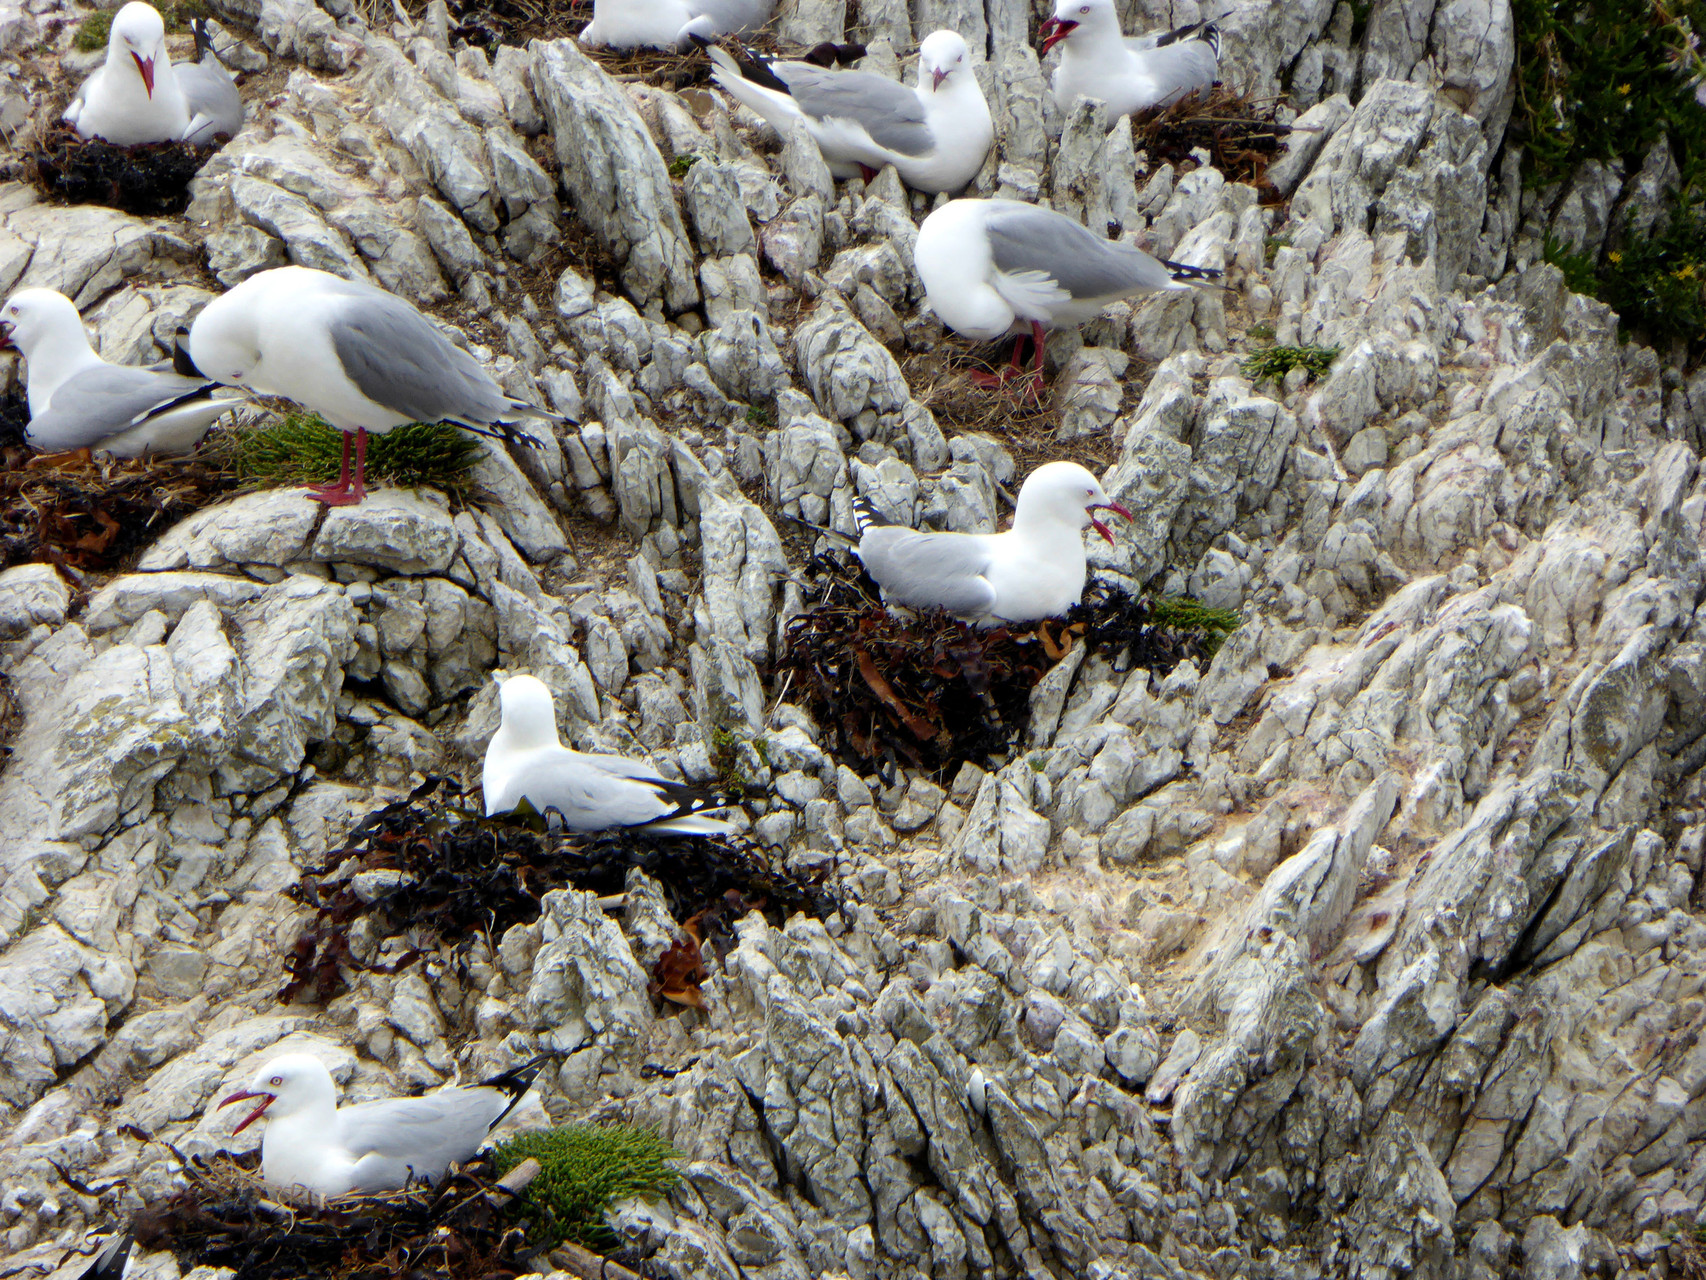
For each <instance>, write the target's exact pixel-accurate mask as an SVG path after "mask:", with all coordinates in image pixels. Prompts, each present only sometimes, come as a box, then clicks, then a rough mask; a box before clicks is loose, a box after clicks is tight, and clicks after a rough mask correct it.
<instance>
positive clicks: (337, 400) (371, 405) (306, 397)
mask: <svg viewBox="0 0 1706 1280" xmlns="http://www.w3.org/2000/svg"><path fill="white" fill-rule="evenodd" d="M187 346H188V357H189V359H188V362H187V369H194V370H196V371H199V372H200V373H202V374H204V375H205V376H207V377H209V378H212V379H213V380H214V381H215V382H223V383H226V384H229V385H231V386H238V387H246V388H248V389H249V390H250V391H254V392H257V393H259V394H262V395H276V396H286V397H288V398H289V399H291V400H294V401H296V403H298V404H300V405H302V406H303V407H304V408H307V409H312V410H313V411H314V412H316V413H318V414H319V415H320V416H321V417H322V418H324V419H325V420H326V421H327V422H329V423H331V424H332V425H333V426H334V427H336V428H337V429H338V430H339V431H342V432H343V433H344V452H343V468H342V471H341V472H340V474H339V476H338V481H337V483H336V484H332V485H310V486H309V491H310V495H311V496H312V497H313V498H314V499H315V500H316V501H319V502H323V503H325V504H326V505H327V506H329V507H347V506H353V505H354V504H355V503H358V502H360V501H361V500H362V498H364V497H365V496H366V494H367V485H366V466H367V435H368V433H369V432H373V433H374V434H376V435H382V434H383V433H385V432H387V431H390V430H391V429H392V428H393V427H400V426H403V425H404V424H405V423H410V422H450V423H454V424H456V425H457V426H460V427H465V428H467V429H468V430H470V431H475V432H477V433H479V434H482V435H501V436H504V437H506V438H507V437H508V436H510V435H512V434H513V430H512V428H513V426H514V424H516V423H517V422H520V421H521V420H523V419H526V418H539V419H545V420H548V421H552V422H560V421H562V419H561V418H559V417H558V416H557V415H556V414H553V413H548V412H547V411H546V410H544V409H541V408H539V407H537V406H536V405H531V404H527V403H526V402H525V401H521V400H517V399H515V398H513V397H512V396H510V395H508V394H506V393H505V392H504V390H503V388H502V387H500V386H498V384H497V383H496V382H494V381H493V380H492V376H491V375H490V374H489V373H487V372H486V371H485V370H484V369H482V368H481V367H480V362H479V361H478V360H476V359H474V357H473V356H471V355H469V354H468V352H466V351H464V350H463V349H462V348H461V347H459V346H457V345H456V344H455V343H453V342H451V341H450V339H449V338H447V337H445V336H444V334H443V333H442V332H440V331H439V329H438V327H437V326H436V325H434V324H433V322H432V321H431V320H429V319H427V317H426V316H425V315H423V314H421V312H420V311H418V310H416V309H415V308H414V307H413V306H411V305H410V304H409V303H407V302H405V301H403V299H401V298H399V297H397V295H396V294H393V293H387V292H385V290H383V289H376V288H374V287H373V286H372V285H370V284H361V283H358V282H356V281H353V280H345V279H344V278H343V277H341V276H335V275H332V274H331V273H330V272H328V271H315V270H313V269H312V268H309V267H275V268H274V269H272V270H271V271H262V272H259V273H257V274H255V275H252V276H250V277H249V278H248V279H247V280H245V281H243V283H242V284H240V285H238V286H237V287H236V288H235V289H233V290H231V292H229V293H227V294H225V295H223V296H222V297H219V298H215V299H214V300H213V301H212V302H210V303H209V304H208V305H207V309H206V310H204V311H203V312H202V313H201V314H200V315H199V316H197V317H196V321H195V323H194V324H193V325H191V326H190V331H189V342H188V344H187ZM180 354H183V353H182V351H180ZM187 369H186V371H187ZM352 438H353V439H354V441H355V474H354V476H353V477H352V476H351V474H350V465H349V459H350V441H351V439H352Z"/></svg>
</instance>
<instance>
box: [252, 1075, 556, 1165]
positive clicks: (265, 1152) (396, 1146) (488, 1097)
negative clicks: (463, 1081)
mask: <svg viewBox="0 0 1706 1280" xmlns="http://www.w3.org/2000/svg"><path fill="white" fill-rule="evenodd" d="M544 1062H545V1059H544V1058H535V1059H534V1060H533V1061H532V1062H529V1063H527V1064H525V1065H524V1066H520V1067H517V1068H515V1069H514V1070H513V1071H506V1072H504V1073H503V1074H502V1075H497V1076H493V1077H492V1078H491V1079H490V1080H486V1081H484V1082H482V1083H481V1084H478V1085H474V1086H471V1087H451V1088H446V1089H439V1090H437V1091H435V1092H433V1093H426V1094H422V1095H421V1096H420V1097H418V1098H387V1099H384V1100H382V1101H379V1102H362V1103H357V1104H356V1105H355V1106H352V1107H340V1106H338V1091H337V1086H336V1085H335V1084H334V1083H333V1082H332V1075H331V1072H329V1071H327V1070H326V1066H325V1064H324V1063H323V1062H321V1061H320V1060H319V1059H318V1058H316V1057H314V1056H313V1055H312V1054H306V1053H291V1054H286V1055H284V1056H283V1057H279V1058H274V1059H273V1060H272V1061H271V1062H269V1063H267V1064H266V1065H265V1066H264V1067H262V1068H261V1069H260V1070H259V1071H257V1072H256V1073H255V1076H254V1078H253V1079H252V1080H251V1081H250V1082H249V1086H248V1088H246V1089H241V1090H239V1091H238V1092H236V1093H234V1094H232V1095H231V1096H230V1097H228V1098H226V1099H225V1100H224V1101H222V1102H221V1103H220V1104H219V1105H220V1106H222V1107H228V1106H230V1105H231V1104H232V1103H235V1102H242V1101H244V1100H245V1099H250V1098H259V1099H260V1100H261V1103H260V1105H259V1106H258V1107H256V1108H255V1109H254V1110H253V1111H252V1112H250V1113H249V1115H248V1116H246V1117H245V1118H244V1119H243V1121H242V1122H241V1123H240V1124H238V1125H237V1127H236V1128H234V1129H233V1130H232V1131H231V1132H232V1133H234V1134H235V1133H241V1132H242V1131H243V1130H244V1129H246V1128H248V1126H250V1125H251V1124H253V1123H254V1122H255V1121H256V1120H259V1119H260V1118H261V1117H262V1116H265V1117H266V1120H267V1131H266V1134H265V1135H264V1136H263V1137H262V1138H261V1176H262V1177H263V1178H264V1179H265V1180H266V1181H267V1183H268V1184H269V1185H270V1186H274V1187H278V1188H281V1189H283V1190H291V1189H296V1190H300V1191H308V1192H314V1193H316V1194H319V1195H323V1196H341V1195H347V1194H349V1193H351V1192H355V1193H358V1194H370V1193H375V1192H384V1191H396V1190H399V1189H400V1188H402V1187H404V1186H407V1185H408V1184H409V1183H410V1182H421V1181H425V1182H437V1181H438V1180H439V1179H440V1178H442V1177H443V1176H444V1172H445V1170H446V1169H447V1168H448V1167H449V1166H450V1165H451V1164H460V1163H461V1162H462V1161H465V1160H467V1159H469V1158H470V1157H472V1156H473V1155H474V1153H475V1152H477V1151H478V1150H479V1149H480V1148H481V1147H482V1146H483V1145H484V1144H485V1142H486V1140H487V1138H488V1137H490V1135H491V1132H492V1130H493V1129H494V1128H495V1127H496V1126H497V1124H498V1122H499V1121H500V1120H502V1119H503V1118H504V1117H505V1116H506V1115H508V1114H509V1112H510V1110H511V1109H512V1108H514V1107H515V1105H516V1104H517V1103H518V1102H520V1101H521V1099H522V1096H523V1095H524V1094H526V1092H527V1090H528V1089H529V1088H530V1087H531V1086H532V1084H533V1079H534V1077H535V1076H537V1075H538V1074H539V1069H540V1067H541V1066H542V1065H543V1064H544Z"/></svg>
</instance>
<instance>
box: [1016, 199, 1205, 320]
mask: <svg viewBox="0 0 1706 1280" xmlns="http://www.w3.org/2000/svg"><path fill="white" fill-rule="evenodd" d="M992 203H994V202H992ZM999 203H1000V204H1001V205H1003V206H1004V207H1003V208H1000V209H995V210H992V211H991V212H990V214H989V216H988V218H987V220H986V221H985V223H984V228H985V231H986V233H987V234H988V237H989V249H990V255H991V258H992V260H993V261H994V263H995V266H996V268H997V269H998V270H1001V271H1004V272H1006V273H1008V274H1010V275H1011V274H1016V273H1018V272H1021V271H1040V272H1042V273H1043V274H1045V275H1047V276H1049V277H1050V278H1052V279H1053V280H1054V281H1055V282H1056V283H1058V284H1059V285H1060V287H1061V288H1063V289H1065V290H1066V291H1067V293H1069V294H1071V295H1072V297H1073V298H1074V299H1075V300H1078V299H1086V298H1113V297H1121V296H1126V295H1130V294H1134V293H1139V292H1143V291H1145V290H1159V289H1176V288H1178V287H1179V285H1178V284H1176V283H1175V282H1174V280H1173V276H1172V273H1170V272H1169V271H1168V269H1167V268H1166V267H1165V266H1164V265H1163V264H1162V263H1160V262H1158V261H1157V260H1156V259H1154V258H1152V257H1150V256H1149V255H1148V254H1147V253H1145V252H1143V250H1141V249H1139V248H1137V247H1136V246H1134V245H1129V244H1123V243H1121V242H1119V241H1116V240H1104V239H1102V237H1101V236H1099V235H1097V234H1096V233H1095V232H1093V231H1091V230H1090V229H1089V228H1088V227H1086V226H1084V225H1083V224H1082V223H1080V222H1076V221H1074V220H1073V219H1072V218H1069V217H1067V216H1066V215H1065V214H1064V213H1056V212H1055V211H1054V210H1052V209H1043V208H1039V207H1038V206H1036V205H1030V204H1021V203H1019V202H1018V201H1016V200H1003V201H1000V202H999Z"/></svg>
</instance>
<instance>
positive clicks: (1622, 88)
mask: <svg viewBox="0 0 1706 1280" xmlns="http://www.w3.org/2000/svg"><path fill="white" fill-rule="evenodd" d="M1632 87H1633V86H1631V85H1626V84H1620V85H1618V86H1617V92H1618V93H1621V94H1622V95H1623V96H1624V97H1625V98H1627V97H1628V96H1629V90H1630V89H1631V88H1632Z"/></svg>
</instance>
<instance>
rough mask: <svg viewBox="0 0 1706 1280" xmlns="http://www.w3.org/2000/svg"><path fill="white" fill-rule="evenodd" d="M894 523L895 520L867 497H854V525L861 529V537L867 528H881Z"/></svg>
mask: <svg viewBox="0 0 1706 1280" xmlns="http://www.w3.org/2000/svg"><path fill="white" fill-rule="evenodd" d="M893 523H894V521H893V520H890V519H889V518H888V517H887V516H885V515H884V514H883V513H882V512H881V511H878V510H877V509H876V508H875V507H874V506H872V505H871V503H870V502H869V500H867V499H865V498H855V499H853V527H854V528H855V529H857V530H858V531H859V536H860V537H864V535H865V530H867V529H880V528H882V527H883V526H884V525H891V524H893Z"/></svg>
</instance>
